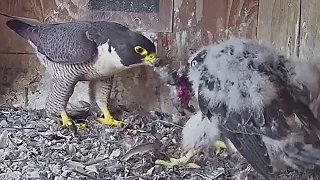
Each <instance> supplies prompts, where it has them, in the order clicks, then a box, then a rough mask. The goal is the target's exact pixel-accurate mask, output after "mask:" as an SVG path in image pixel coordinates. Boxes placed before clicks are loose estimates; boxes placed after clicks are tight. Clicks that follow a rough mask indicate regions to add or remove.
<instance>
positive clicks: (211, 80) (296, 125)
mask: <svg viewBox="0 0 320 180" xmlns="http://www.w3.org/2000/svg"><path fill="white" fill-rule="evenodd" d="M188 63H189V65H190V69H189V79H190V80H191V82H192V84H193V89H194V91H195V94H196V96H197V99H198V102H199V107H200V109H201V111H202V114H203V116H205V117H207V118H209V119H210V120H211V121H214V122H216V123H217V126H218V127H219V131H220V132H221V133H222V135H223V136H224V137H226V138H228V139H229V140H230V141H231V142H232V144H233V145H234V147H235V148H236V149H237V150H238V151H239V152H240V154H241V155H242V156H243V157H244V158H245V159H246V160H247V161H248V162H249V163H250V164H251V165H252V167H253V168H254V169H255V170H257V171H258V172H259V173H260V174H262V175H263V176H264V177H266V178H267V179H271V178H272V177H273V174H274V170H275V168H280V167H283V165H287V166H291V167H293V168H296V169H304V168H307V169H308V168H310V169H313V168H314V167H315V166H318V165H320V146H319V145H320V144H319V143H320V140H319V135H320V134H319V130H320V121H319V120H318V119H317V117H318V115H317V114H318V112H319V110H318V107H317V106H318V105H316V104H319V100H318V98H319V94H320V88H319V87H320V86H319V85H320V81H319V80H320V79H319V78H320V68H319V67H320V66H319V63H318V62H316V61H309V60H296V59H290V60H289V59H287V58H285V57H284V56H282V55H279V54H278V53H277V52H276V51H274V50H273V49H272V48H271V47H269V46H268V45H264V44H261V43H258V42H257V41H253V40H245V39H237V38H232V39H229V40H226V41H224V42H222V43H220V44H216V45H209V46H206V47H203V48H201V49H199V50H198V51H197V52H196V53H195V54H193V55H192V57H191V58H190V59H189V61H188ZM217 117H218V118H217ZM190 133H191V132H190ZM211 133H213V134H216V133H217V132H211Z"/></svg>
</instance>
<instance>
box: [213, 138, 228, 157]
mask: <svg viewBox="0 0 320 180" xmlns="http://www.w3.org/2000/svg"><path fill="white" fill-rule="evenodd" d="M214 148H215V150H214V152H215V154H216V155H217V154H220V153H221V152H222V151H223V150H222V149H227V146H226V144H225V143H224V142H222V141H215V142H214Z"/></svg>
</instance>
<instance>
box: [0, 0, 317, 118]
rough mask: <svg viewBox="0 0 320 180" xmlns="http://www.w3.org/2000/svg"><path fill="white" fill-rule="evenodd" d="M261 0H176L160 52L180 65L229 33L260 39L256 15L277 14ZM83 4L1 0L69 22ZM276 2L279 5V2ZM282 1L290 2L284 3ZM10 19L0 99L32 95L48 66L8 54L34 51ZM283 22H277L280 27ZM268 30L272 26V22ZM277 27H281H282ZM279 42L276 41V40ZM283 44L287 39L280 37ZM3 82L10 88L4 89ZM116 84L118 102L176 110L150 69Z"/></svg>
mask: <svg viewBox="0 0 320 180" xmlns="http://www.w3.org/2000/svg"><path fill="white" fill-rule="evenodd" d="M260 1H263V2H262V5H260V6H259V3H258V0H174V1H173V22H172V23H173V27H172V29H173V31H172V32H158V33H156V35H157V40H156V41H157V44H158V51H159V53H160V54H161V55H162V56H166V57H167V58H168V59H169V60H168V62H169V63H170V64H171V65H172V66H174V67H179V66H180V65H183V64H185V63H186V60H187V54H188V53H187V52H188V49H196V48H199V47H200V46H202V45H206V44H208V43H213V42H218V41H221V40H224V39H226V38H227V37H228V36H230V35H234V36H242V37H248V38H256V35H257V25H258V14H259V15H261V14H262V15H263V14H264V15H265V14H268V13H269V11H271V12H273V10H272V9H271V10H268V9H265V7H261V6H269V5H270V3H267V2H269V0H260ZM281 1H287V0H281ZM314 1H315V0H314ZM30 2H31V3H30ZM75 2H77V3H75ZM85 2H86V0H79V1H76V0H31V1H28V2H26V1H25V0H1V1H0V11H1V12H4V13H8V14H12V15H18V16H26V17H31V18H36V19H39V20H42V21H66V20H71V19H77V18H79V13H78V10H79V7H80V6H83V4H84V3H85ZM274 2H276V1H274ZM287 3H290V2H289V1H288V2H287ZM263 4H265V5H263ZM273 4H274V5H273V6H274V8H276V7H277V4H275V3H273ZM281 5H284V6H287V4H285V3H282V4H281ZM296 6H297V7H299V5H296V4H294V5H291V6H290V7H289V9H288V7H286V9H285V10H286V12H287V17H285V18H291V19H292V21H294V20H293V19H294V17H295V16H292V15H291V14H290V13H289V12H290V11H291V9H292V8H295V7H296ZM314 7H315V6H314ZM290 8H291V9H290ZM259 9H260V12H259ZM278 15H279V13H278V14H276V13H275V14H274V16H272V18H275V17H277V16H278ZM306 17H307V16H306ZM311 17H312V16H311ZM311 17H308V18H311ZM272 18H271V19H264V20H262V19H261V18H260V19H259V22H264V24H265V25H266V26H268V24H270V21H273V19H272ZM7 19H8V18H5V17H2V16H1V17H0V26H1V28H0V35H1V36H2V37H5V38H3V43H2V44H1V45H0V53H1V54H0V58H1V61H2V63H1V64H0V68H1V70H2V71H1V72H0V75H1V76H2V77H5V80H2V81H1V80H0V85H1V87H0V89H1V91H0V93H1V95H2V96H1V97H0V98H1V99H0V101H2V102H16V101H23V96H22V95H23V92H24V88H25V87H30V89H31V92H29V93H31V94H32V93H35V91H41V90H42V89H41V88H40V87H42V86H39V83H38V81H39V80H41V78H42V76H43V73H44V69H43V67H42V66H41V65H40V64H39V62H38V61H37V60H36V58H35V57H34V55H30V54H29V55H17V54H8V53H21V52H23V53H30V52H32V51H31V48H30V46H28V45H27V44H26V42H25V41H23V40H22V39H21V38H19V37H18V36H17V35H15V34H14V33H12V32H11V31H9V30H8V29H7V28H6V27H5V25H4V24H5V21H6V20H7ZM280 23H281V22H278V24H279V25H280ZM260 24H262V23H260ZM272 24H273V23H272ZM268 28H270V27H269V26H268ZM277 28H278V29H277V30H278V31H279V30H282V28H283V27H281V28H280V27H277ZM258 29H260V28H258ZM284 29H286V30H287V31H289V32H290V33H292V36H295V35H294V34H293V33H294V32H295V31H294V32H291V31H290V30H289V29H290V24H288V25H287V27H284ZM263 30H265V29H263V28H262V29H260V37H261V36H262V37H264V38H265V39H266V40H272V39H277V38H276V36H275V35H272V36H271V35H270V34H268V33H269V32H268V31H265V32H263ZM258 34H259V33H258ZM285 34H286V33H283V36H286V35H285ZM279 43H280V42H277V44H279ZM281 43H285V42H282V41H281ZM294 43H296V41H294ZM291 46H293V45H291ZM291 46H290V47H291ZM4 85H5V86H8V88H2V86H4ZM115 87H116V88H115V93H114V97H115V98H116V99H118V100H119V101H120V103H125V104H126V105H132V107H134V106H135V107H136V106H137V105H139V106H141V107H142V108H143V109H145V110H150V109H153V108H161V109H162V110H165V111H167V112H170V111H171V110H172V108H171V107H172V106H171V103H170V101H169V100H168V90H167V88H166V87H165V86H163V85H162V84H161V83H160V82H159V81H158V80H157V79H156V77H155V74H154V73H153V71H152V70H151V69H150V68H148V67H142V68H136V69H134V70H131V71H129V73H128V72H124V73H121V74H120V75H118V76H117V78H116V81H115ZM128 89H130V90H128ZM10 92H11V94H10ZM17 94H18V95H17ZM10 95H12V96H15V98H13V99H16V100H12V97H11V96H10ZM10 98H11V99H10ZM8 100H9V101H8Z"/></svg>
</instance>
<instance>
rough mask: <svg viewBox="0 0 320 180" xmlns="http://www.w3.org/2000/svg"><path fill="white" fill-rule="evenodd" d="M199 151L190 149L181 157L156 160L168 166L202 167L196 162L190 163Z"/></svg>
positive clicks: (157, 162) (159, 163)
mask: <svg viewBox="0 0 320 180" xmlns="http://www.w3.org/2000/svg"><path fill="white" fill-rule="evenodd" d="M196 153H197V151H195V150H189V151H188V153H187V154H186V155H185V156H183V157H181V158H180V159H175V158H170V160H169V161H165V160H160V159H158V160H156V162H155V164H158V165H162V166H166V167H173V166H181V165H182V166H185V167H187V168H200V166H198V165H197V164H195V163H189V161H190V159H191V158H192V157H193V156H195V155H196Z"/></svg>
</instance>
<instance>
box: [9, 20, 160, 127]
mask: <svg viewBox="0 0 320 180" xmlns="http://www.w3.org/2000/svg"><path fill="white" fill-rule="evenodd" d="M5 16H8V15H5ZM12 18H13V19H12V20H9V21H7V23H6V24H7V26H8V27H9V28H10V29H11V30H13V31H14V32H16V33H17V34H18V35H20V36H21V37H23V38H24V39H26V40H28V42H29V43H30V44H31V45H32V47H33V48H34V49H35V51H36V53H37V56H38V58H39V59H40V61H41V63H42V64H43V65H44V66H45V67H46V69H47V71H48V72H49V73H50V74H51V75H52V78H53V79H52V83H51V88H50V91H49V94H48V98H47V101H46V109H47V111H48V112H49V113H50V114H54V115H61V117H62V121H63V125H71V121H70V118H69V117H68V115H67V113H66V112H65V108H66V105H67V102H68V100H69V97H70V96H71V95H72V93H73V91H74V87H75V85H76V84H77V83H78V82H79V81H90V85H89V86H90V92H89V93H90V97H91V100H92V101H96V102H97V104H98V106H99V107H100V109H101V110H102V112H103V114H104V119H103V118H102V119H101V118H100V119H99V121H100V122H102V123H104V124H121V123H120V122H116V121H115V120H114V119H113V117H112V116H111V114H110V112H109V110H108V108H107V98H108V97H109V94H110V93H111V88H112V83H113V75H115V74H117V73H119V72H121V71H123V70H126V69H129V68H131V67H134V66H139V65H153V64H152V63H153V62H154V61H155V60H156V47H155V45H154V44H153V43H152V42H151V41H150V40H149V39H148V38H146V37H145V36H143V35H142V34H140V33H138V32H134V31H131V30H129V29H128V28H127V27H125V26H123V25H121V24H118V23H115V22H105V21H73V22H64V23H54V24H46V23H41V22H34V21H30V20H25V19H24V18H21V17H12Z"/></svg>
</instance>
